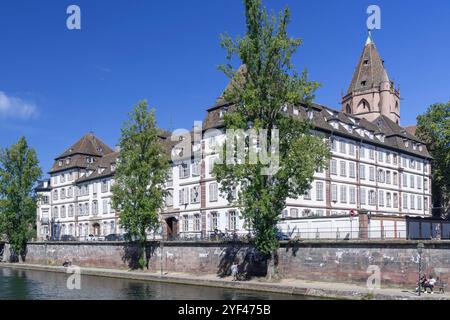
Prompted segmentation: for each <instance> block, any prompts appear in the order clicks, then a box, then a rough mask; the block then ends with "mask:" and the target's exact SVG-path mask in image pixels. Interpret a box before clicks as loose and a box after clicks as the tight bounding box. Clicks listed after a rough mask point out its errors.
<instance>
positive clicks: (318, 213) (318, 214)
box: [316, 210, 325, 217]
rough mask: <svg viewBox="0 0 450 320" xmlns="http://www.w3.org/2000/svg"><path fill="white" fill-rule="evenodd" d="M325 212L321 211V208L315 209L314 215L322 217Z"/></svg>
mask: <svg viewBox="0 0 450 320" xmlns="http://www.w3.org/2000/svg"><path fill="white" fill-rule="evenodd" d="M324 215H325V214H324V212H323V210H316V216H317V217H323V216H324Z"/></svg>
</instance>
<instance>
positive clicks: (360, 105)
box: [342, 31, 400, 124]
mask: <svg viewBox="0 0 450 320" xmlns="http://www.w3.org/2000/svg"><path fill="white" fill-rule="evenodd" d="M342 110H343V111H344V112H345V113H348V114H353V115H355V116H358V117H361V118H365V119H367V120H369V121H374V120H375V119H377V118H378V117H379V116H381V115H383V116H386V117H388V118H389V119H391V120H392V121H394V122H395V123H397V124H400V92H399V90H397V89H395V87H394V83H393V82H392V81H390V80H389V76H388V73H387V71H386V68H385V67H384V61H383V60H382V59H381V57H380V55H379V53H378V50H377V48H376V46H375V42H374V41H373V39H372V35H371V32H370V31H369V36H368V37H367V41H366V43H365V45H364V49H363V52H362V54H361V57H360V59H359V61H358V64H357V65H356V69H355V72H354V74H353V78H352V81H351V83H350V86H349V88H348V90H347V94H346V95H345V96H344V97H342Z"/></svg>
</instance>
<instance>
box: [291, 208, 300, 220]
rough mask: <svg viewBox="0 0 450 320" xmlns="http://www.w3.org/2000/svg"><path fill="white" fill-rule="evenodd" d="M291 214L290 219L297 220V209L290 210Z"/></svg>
mask: <svg viewBox="0 0 450 320" xmlns="http://www.w3.org/2000/svg"><path fill="white" fill-rule="evenodd" d="M290 213H291V218H298V209H297V208H292V209H291V210H290Z"/></svg>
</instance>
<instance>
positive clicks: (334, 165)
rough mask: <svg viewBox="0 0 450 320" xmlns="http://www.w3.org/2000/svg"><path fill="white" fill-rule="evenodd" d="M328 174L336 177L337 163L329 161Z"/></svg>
mask: <svg viewBox="0 0 450 320" xmlns="http://www.w3.org/2000/svg"><path fill="white" fill-rule="evenodd" d="M330 173H331V174H332V175H337V161H336V160H331V168H330Z"/></svg>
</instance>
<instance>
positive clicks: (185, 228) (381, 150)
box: [38, 36, 431, 239]
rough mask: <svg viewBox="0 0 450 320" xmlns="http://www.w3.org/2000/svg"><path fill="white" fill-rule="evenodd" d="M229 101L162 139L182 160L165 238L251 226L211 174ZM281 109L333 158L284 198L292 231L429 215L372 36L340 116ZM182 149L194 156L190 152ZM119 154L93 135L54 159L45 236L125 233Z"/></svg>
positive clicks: (370, 233) (411, 142)
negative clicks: (116, 188)
mask: <svg viewBox="0 0 450 320" xmlns="http://www.w3.org/2000/svg"><path fill="white" fill-rule="evenodd" d="M231 107H232V106H230V105H229V104H228V103H227V102H226V101H224V100H223V99H221V98H219V99H218V100H217V102H216V104H215V105H214V106H212V107H211V108H209V109H208V110H207V114H206V117H205V119H204V121H203V124H202V126H201V128H198V127H196V128H194V129H198V130H193V131H192V132H189V131H186V132H185V133H181V134H177V135H173V136H172V138H171V139H165V142H164V143H165V144H166V146H167V149H168V152H171V153H172V156H175V157H172V159H174V158H176V160H173V161H172V163H171V172H170V178H169V180H168V181H167V185H166V187H167V190H168V191H169V196H168V197H167V199H166V208H165V210H164V212H161V222H162V230H161V231H162V235H163V236H164V238H178V237H181V238H201V237H208V235H209V234H210V232H212V231H213V230H215V229H219V230H221V231H229V232H236V233H238V234H246V233H248V232H251V230H250V229H249V225H248V224H247V223H246V222H245V221H244V220H243V219H242V217H240V213H239V209H238V208H236V206H235V205H233V203H234V202H235V199H233V198H232V199H226V198H225V197H223V196H222V195H221V194H220V186H219V185H218V183H217V181H216V180H215V178H214V176H213V175H212V174H211V172H212V169H213V166H214V162H215V161H216V159H217V158H218V155H217V154H216V152H215V146H216V145H217V144H220V143H221V141H223V140H224V139H225V135H224V128H223V117H224V115H225V113H226V112H227V111H229V110H230V108H231ZM283 111H284V112H286V113H288V114H289V115H290V116H292V117H298V118H299V119H307V120H308V121H311V122H312V124H313V127H314V132H315V134H318V135H321V136H322V137H323V139H325V140H327V141H329V143H330V148H331V151H332V154H333V156H332V159H331V161H330V164H329V167H328V168H327V169H326V170H324V171H323V172H317V173H316V174H315V180H314V182H313V183H312V185H311V189H310V191H309V192H307V194H305V195H304V196H302V197H300V198H298V199H287V206H286V208H285V210H283V212H280V216H281V221H280V225H279V228H280V229H282V230H283V231H284V232H285V233H288V234H289V235H290V236H291V237H298V238H406V237H407V223H406V217H427V216H430V215H431V201H430V199H431V187H430V185H431V168H430V160H431V159H430V154H429V153H428V151H427V148H426V146H425V145H424V144H423V142H421V141H420V140H419V139H417V138H416V137H415V136H414V135H413V134H411V133H410V132H409V131H408V130H406V129H405V128H402V127H401V126H400V91H399V90H398V89H395V88H394V84H393V82H391V81H390V80H389V77H388V74H387V71H386V70H385V68H384V63H383V61H382V60H381V58H380V55H379V53H378V51H377V49H376V47H375V44H374V42H373V40H372V39H371V37H370V36H369V38H368V40H367V42H366V44H365V46H364V49H363V53H362V55H361V58H360V61H359V62H358V65H357V68H356V70H355V73H354V76H353V79H352V81H351V84H350V86H349V90H348V92H347V94H346V95H345V96H344V97H343V98H342V112H339V111H337V110H334V109H331V108H328V107H326V106H322V105H319V104H314V105H313V106H312V107H311V108H307V107H305V106H291V107H286V108H285V109H284V110H283ZM169 140H171V141H169ZM180 145H183V147H180ZM184 148H189V149H191V150H192V151H193V154H194V155H195V157H194V156H192V154H190V153H185V155H184V156H183V153H184V152H183V150H184ZM118 156H119V154H118V153H117V152H114V151H113V150H112V149H111V148H109V147H108V146H106V145H105V144H104V143H102V142H101V141H100V140H98V139H97V138H96V137H95V136H93V135H92V134H88V135H86V136H85V137H83V138H82V139H81V140H80V141H79V142H77V143H76V144H75V145H74V146H72V147H71V148H69V149H68V150H66V152H64V153H63V154H62V155H61V156H59V157H57V158H56V159H55V164H54V166H53V168H52V170H51V171H50V176H51V180H50V181H47V182H44V183H43V185H42V186H40V188H39V189H38V191H39V192H40V193H41V194H42V195H45V196H47V197H49V198H48V199H47V200H48V201H47V202H46V203H44V201H42V202H41V203H40V206H39V208H38V226H39V228H40V230H39V235H40V236H41V237H42V238H45V236H53V238H57V239H58V238H59V237H60V235H61V234H71V235H74V236H76V237H80V238H81V239H83V237H85V236H87V235H88V234H95V235H106V234H109V233H117V232H119V230H118V229H117V228H118V222H119V221H118V213H116V212H114V210H113V208H112V207H111V205H110V203H111V201H110V197H111V193H110V186H111V184H112V183H113V175H114V166H115V162H116V160H117V157H118ZM50 212H51V213H50ZM46 222H47V224H46ZM49 233H50V234H49Z"/></svg>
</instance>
